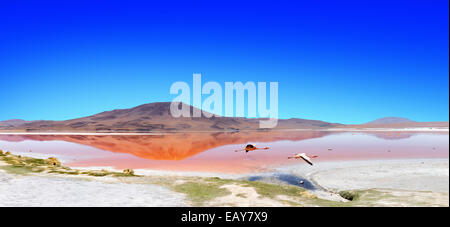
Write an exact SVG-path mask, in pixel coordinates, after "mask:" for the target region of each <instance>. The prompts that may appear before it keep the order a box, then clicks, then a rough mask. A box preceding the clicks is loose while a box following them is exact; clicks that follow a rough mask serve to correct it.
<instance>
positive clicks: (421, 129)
mask: <svg viewBox="0 0 450 227" xmlns="http://www.w3.org/2000/svg"><path fill="white" fill-rule="evenodd" d="M271 131H286V132H289V131H329V132H449V128H448V127H411V128H325V129H276V130H271ZM216 132H223V133H233V132H261V131H260V130H239V131H230V130H217V131H173V132H170V131H161V132H157V131H155V132H14V131H10V132H8V131H0V135H84V136H95V135H117V136H120V135H121V136H136V135H143V136H145V135H164V134H172V133H216ZM269 132H270V131H269Z"/></svg>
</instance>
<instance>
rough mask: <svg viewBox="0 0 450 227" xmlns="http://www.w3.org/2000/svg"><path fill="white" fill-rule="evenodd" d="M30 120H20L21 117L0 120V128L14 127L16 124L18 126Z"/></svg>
mask: <svg viewBox="0 0 450 227" xmlns="http://www.w3.org/2000/svg"><path fill="white" fill-rule="evenodd" d="M29 122H30V121H25V120H21V119H11V120H6V121H0V128H1V127H16V126H20V125H23V124H26V123H29Z"/></svg>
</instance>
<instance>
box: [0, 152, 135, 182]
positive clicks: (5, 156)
mask: <svg viewBox="0 0 450 227" xmlns="http://www.w3.org/2000/svg"><path fill="white" fill-rule="evenodd" d="M0 151H1V150H0ZM0 161H3V162H5V163H7V164H8V165H5V166H0V169H3V170H5V171H6V172H8V173H12V174H22V175H26V174H32V173H54V174H68V175H88V176H95V177H103V176H113V177H136V176H138V175H136V174H134V171H133V170H131V169H125V170H124V171H123V172H114V171H108V170H100V171H98V170H88V171H81V170H76V169H71V168H70V167H67V166H62V165H61V162H60V161H59V160H58V159H57V158H54V157H50V158H47V159H39V158H31V157H22V156H20V155H13V154H11V153H10V152H3V151H1V152H0Z"/></svg>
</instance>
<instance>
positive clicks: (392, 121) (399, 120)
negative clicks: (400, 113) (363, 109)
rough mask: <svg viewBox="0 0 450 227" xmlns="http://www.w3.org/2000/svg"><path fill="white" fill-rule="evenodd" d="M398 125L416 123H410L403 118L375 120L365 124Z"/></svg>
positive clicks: (410, 121)
mask: <svg viewBox="0 0 450 227" xmlns="http://www.w3.org/2000/svg"><path fill="white" fill-rule="evenodd" d="M398 123H416V121H412V120H410V119H408V118H403V117H384V118H379V119H376V120H374V121H371V122H367V123H366V124H398Z"/></svg>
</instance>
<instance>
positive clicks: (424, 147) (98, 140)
mask: <svg viewBox="0 0 450 227" xmlns="http://www.w3.org/2000/svg"><path fill="white" fill-rule="evenodd" d="M248 143H252V144H256V146H258V147H270V149H268V150H257V151H250V152H248V153H245V152H234V151H235V150H237V149H242V148H243V147H245V145H246V144H248ZM0 149H3V150H9V151H11V152H13V153H21V154H24V153H25V154H24V155H26V154H29V156H35V157H36V156H37V157H47V156H56V157H58V158H60V159H62V160H63V162H64V164H65V165H67V166H72V167H90V166H96V167H101V166H104V167H113V168H116V169H125V168H133V169H154V170H177V171H205V172H226V173H245V172H255V171H262V170H266V169H268V168H271V167H276V166H281V165H287V164H293V163H295V162H300V163H302V161H299V160H292V159H290V160H289V159H287V157H289V156H293V155H295V154H297V153H306V154H308V155H318V156H319V157H318V158H316V159H314V162H318V163H320V162H322V161H339V160H371V159H410V158H448V156H449V135H448V133H412V132H371V133H368V132H324V131H298V132H292V131H291V132H281V131H276V132H245V133H244V132H241V133H174V134H165V135H151V136H147V135H142V136H140V135H133V136H117V135H95V136H84V135H83V136H81V135H0ZM305 165H306V163H305Z"/></svg>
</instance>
